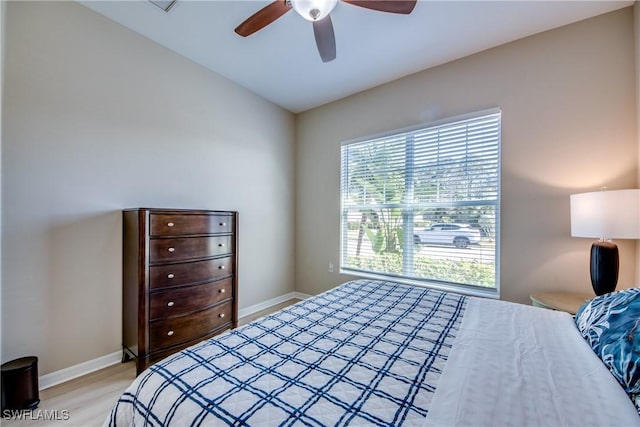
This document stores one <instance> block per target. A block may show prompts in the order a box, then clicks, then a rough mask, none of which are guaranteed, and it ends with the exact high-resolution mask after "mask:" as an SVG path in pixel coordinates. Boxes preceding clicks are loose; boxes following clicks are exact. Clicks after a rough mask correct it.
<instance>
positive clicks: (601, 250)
mask: <svg viewBox="0 0 640 427" xmlns="http://www.w3.org/2000/svg"><path fill="white" fill-rule="evenodd" d="M618 266H619V256H618V246H616V244H615V243H611V242H595V243H594V244H593V245H591V286H593V291H594V292H595V293H596V295H604V294H608V293H610V292H613V291H615V289H616V284H617V283H618Z"/></svg>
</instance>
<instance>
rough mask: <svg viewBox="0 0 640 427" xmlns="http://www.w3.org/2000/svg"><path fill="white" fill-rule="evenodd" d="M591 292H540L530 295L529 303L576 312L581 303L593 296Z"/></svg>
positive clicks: (571, 312)
mask: <svg viewBox="0 0 640 427" xmlns="http://www.w3.org/2000/svg"><path fill="white" fill-rule="evenodd" d="M594 297H595V295H593V294H579V293H571V292H540V293H536V294H532V295H531V305H533V306H534V307H542V308H548V309H551V310H559V311H566V312H567V313H569V314H572V315H573V314H576V311H578V309H579V308H580V306H581V305H582V304H584V303H585V302H587V301H588V300H590V299H592V298H594Z"/></svg>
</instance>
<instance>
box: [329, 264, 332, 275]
mask: <svg viewBox="0 0 640 427" xmlns="http://www.w3.org/2000/svg"><path fill="white" fill-rule="evenodd" d="M329 273H333V263H332V262H330V263H329Z"/></svg>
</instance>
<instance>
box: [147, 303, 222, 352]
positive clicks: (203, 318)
mask: <svg viewBox="0 0 640 427" xmlns="http://www.w3.org/2000/svg"><path fill="white" fill-rule="evenodd" d="M231 306H232V304H231V303H230V302H229V303H225V304H220V305H217V306H215V307H212V308H210V309H208V310H203V311H199V312H197V313H193V314H189V315H187V316H181V317H174V318H171V319H166V320H156V321H153V322H151V323H150V325H149V346H150V348H151V351H156V350H158V349H161V348H162V347H168V346H172V345H176V344H179V343H181V342H185V341H189V340H192V339H194V338H195V337H198V336H204V335H205V334H207V333H208V332H210V331H213V330H214V329H217V328H219V327H221V326H222V325H224V324H225V323H229V322H231V321H232V319H231Z"/></svg>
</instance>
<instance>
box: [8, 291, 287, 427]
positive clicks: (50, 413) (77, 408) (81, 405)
mask: <svg viewBox="0 0 640 427" xmlns="http://www.w3.org/2000/svg"><path fill="white" fill-rule="evenodd" d="M298 301H299V300H297V299H291V300H289V301H285V302H283V303H282V304H279V305H276V306H273V307H270V308H268V309H266V310H263V311H261V312H258V313H256V314H253V315H251V316H246V317H243V318H242V319H239V321H238V324H239V325H244V324H246V323H249V322H251V321H253V320H255V319H257V318H259V317H262V316H265V315H267V314H269V313H272V312H274V311H277V310H280V309H281V308H284V307H287V306H289V305H292V304H295V303H297V302H298ZM135 377H136V368H135V364H134V362H127V363H120V364H117V365H114V366H110V367H108V368H105V369H102V370H100V371H96V372H93V373H91V374H88V375H85V376H83V377H80V378H76V379H74V380H71V381H68V382H66V383H63V384H60V385H57V386H54V387H51V388H48V389H46V390H42V391H41V392H40V405H38V408H37V409H35V410H34V411H33V412H31V413H30V414H29V412H28V411H27V412H24V413H23V414H22V416H23V417H26V419H4V418H3V419H1V420H0V425H2V426H6V427H9V426H10V427H48V426H53V427H58V426H59V427H63V426H64V427H69V426H77V427H91V426H101V425H102V424H103V423H104V421H105V420H106V419H107V416H108V415H109V411H111V408H112V407H113V405H114V404H115V402H116V400H118V398H119V397H120V395H121V394H122V392H124V390H125V389H126V388H127V387H128V386H129V384H131V382H132V381H133V380H134V379H135ZM65 411H66V412H65ZM65 414H66V415H68V416H65ZM38 416H40V419H38ZM45 416H47V417H48V418H53V419H46V420H45V419H43V418H42V417H45ZM64 418H67V419H64Z"/></svg>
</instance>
